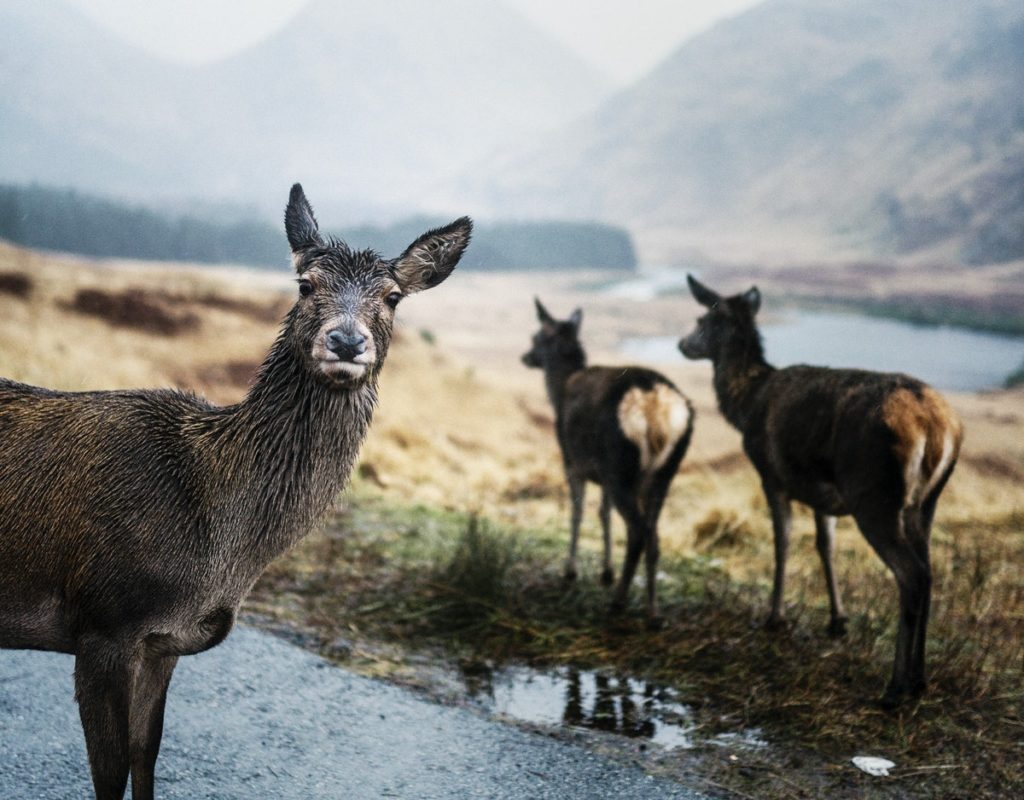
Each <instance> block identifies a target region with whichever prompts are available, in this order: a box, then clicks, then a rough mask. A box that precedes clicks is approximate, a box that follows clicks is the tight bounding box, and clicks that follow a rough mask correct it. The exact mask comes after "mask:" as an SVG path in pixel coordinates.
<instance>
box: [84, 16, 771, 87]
mask: <svg viewBox="0 0 1024 800" xmlns="http://www.w3.org/2000/svg"><path fill="white" fill-rule="evenodd" d="M308 1H309V0H146V2H139V0H71V2H72V3H74V4H75V5H77V6H79V7H80V8H82V9H83V10H84V11H86V12H87V13H88V14H89V15H90V16H92V17H93V18H94V19H95V20H96V21H97V22H100V23H101V24H102V25H103V26H105V27H106V28H108V29H109V30H111V31H113V32H114V33H116V34H118V35H119V36H120V37H121V38H123V39H126V40H127V41H129V42H132V43H133V44H135V45H137V46H139V47H141V48H143V49H145V50H148V51H149V52H151V53H155V54H158V55H162V56H164V57H167V58H172V59H174V60H178V61H187V62H201V61H212V60H215V59H217V58H220V57H223V56H225V55H229V54H231V53H233V52H237V51H239V50H242V49H244V48H246V47H248V46H249V45H252V44H255V43H256V42H258V41H260V40H261V39H263V38H265V37H266V36H268V35H270V34H271V33H273V32H274V31H275V30H277V29H278V28H280V27H281V26H282V25H284V24H285V23H286V22H287V21H288V20H289V19H291V18H292V17H293V16H294V15H295V14H296V13H297V12H298V11H299V10H300V9H301V8H302V6H304V5H306V3H307V2H308ZM336 1H337V2H339V3H340V0H336ZM423 1H424V2H429V1H430V0H423ZM476 1H477V2H492V1H493V0H476ZM503 1H504V2H505V4H506V5H508V6H511V7H512V8H515V9H517V10H518V11H520V12H521V13H522V14H523V15H524V16H526V17H528V18H529V19H530V20H532V21H533V22H534V23H535V24H536V25H537V26H538V27H539V28H541V29H543V30H544V31H545V32H547V33H548V34H549V35H551V36H553V37H554V38H556V39H558V40H559V41H561V42H562V43H564V44H566V45H568V46H569V48H570V49H572V50H573V51H575V52H576V53H577V54H578V55H580V56H582V57H583V58H584V59H585V60H587V61H588V62H590V64H592V65H593V66H595V67H596V68H597V69H598V70H600V71H601V72H603V73H604V74H605V75H606V76H607V77H608V78H610V79H611V80H612V81H614V82H615V83H616V84H618V85H625V84H628V83H631V82H632V81H634V80H636V79H638V78H640V77H641V76H642V75H643V74H644V73H646V72H647V71H648V70H650V69H651V68H652V67H654V66H655V64H657V63H658V62H659V61H661V60H662V59H663V58H665V57H666V56H667V55H668V54H669V53H670V52H672V50H674V49H675V48H676V47H677V46H678V45H679V44H681V43H682V42H683V41H684V40H685V39H688V38H690V37H691V36H693V35H695V34H697V33H700V32H701V31H703V30H706V29H707V28H708V27H710V26H711V25H713V24H714V23H715V22H717V21H718V20H720V19H723V18H725V17H730V16H733V15H735V14H738V13H739V12H741V11H743V10H744V9H746V8H749V7H751V6H753V5H756V4H757V2H759V0H503Z"/></svg>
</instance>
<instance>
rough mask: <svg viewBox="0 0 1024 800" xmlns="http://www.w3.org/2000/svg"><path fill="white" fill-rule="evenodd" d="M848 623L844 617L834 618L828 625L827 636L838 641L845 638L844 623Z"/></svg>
mask: <svg viewBox="0 0 1024 800" xmlns="http://www.w3.org/2000/svg"><path fill="white" fill-rule="evenodd" d="M847 622H848V620H847V618H846V617H836V618H834V619H833V620H832V621H831V622H830V623H829V624H828V635H829V636H831V637H832V638H833V639H839V638H841V637H843V636H846V623H847Z"/></svg>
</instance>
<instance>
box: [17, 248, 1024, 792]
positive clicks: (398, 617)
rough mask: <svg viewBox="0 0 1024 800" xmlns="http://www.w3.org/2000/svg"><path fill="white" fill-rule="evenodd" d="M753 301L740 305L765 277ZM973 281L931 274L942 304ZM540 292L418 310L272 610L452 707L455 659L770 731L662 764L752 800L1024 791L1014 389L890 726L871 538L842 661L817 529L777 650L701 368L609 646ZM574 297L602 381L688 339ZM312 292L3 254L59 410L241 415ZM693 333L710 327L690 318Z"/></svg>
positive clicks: (754, 541)
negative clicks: (522, 362) (563, 438)
mask: <svg viewBox="0 0 1024 800" xmlns="http://www.w3.org/2000/svg"><path fill="white" fill-rule="evenodd" d="M818 272H820V270H816V271H814V274H815V275H817V274H818ZM741 277H742V282H738V283H737V284H736V285H737V286H740V287H742V286H744V285H745V282H746V281H747V280H748V277H749V276H747V275H746V274H744V275H743V276H741ZM812 277H813V276H812ZM853 277H856V279H857V280H856V281H855V282H854V281H852V280H851V284H850V286H851V289H850V290H851V291H853V290H854V289H856V291H863V275H862V274H860V272H858V274H857V275H856V276H853ZM577 279H578V276H573V278H572V281H575V280H577ZM876 279H877V280H878V281H881V280H883V279H885V280H889V279H890V278H889V277H886V276H885V275H882V276H880V277H876ZM959 279H960V278H959V277H958V275H956V274H952V273H951V274H950V275H937V276H936V280H937V281H940V282H941V281H945V282H946V284H945V285H947V286H948V285H953V283H955V282H956V281H959ZM537 280H538V278H537V276H530V277H529V279H528V280H527V279H526V278H524V277H522V276H500V275H493V274H488V275H480V274H477V275H474V274H472V273H467V274H466V275H462V276H461V277H460V278H459V280H458V281H454V280H453V281H449V282H446V283H445V285H444V286H443V287H441V288H439V289H438V293H437V295H436V296H435V295H433V293H432V295H431V297H430V298H427V299H426V300H424V302H423V303H422V304H419V302H420V301H418V300H417V301H415V302H412V301H411V302H410V303H409V305H408V307H405V305H404V304H403V309H402V312H401V314H400V322H402V324H403V327H402V328H400V329H399V330H398V331H396V337H395V339H394V341H393V342H392V347H391V349H390V351H389V355H388V363H387V366H386V368H385V370H384V375H383V378H382V385H381V392H380V394H381V403H380V407H379V408H378V410H377V413H376V415H375V420H374V424H373V428H372V430H371V433H370V435H369V437H368V439H367V441H366V442H365V444H364V447H363V450H362V455H361V462H360V467H359V470H358V474H359V476H360V477H359V478H358V479H357V481H356V485H355V491H354V492H353V494H352V498H353V502H352V504H351V505H350V506H349V507H348V508H347V509H345V510H344V511H342V512H339V513H338V514H337V515H336V516H335V517H333V518H332V519H331V520H329V523H328V525H327V526H326V528H325V529H324V530H322V531H320V532H316V533H314V534H312V535H310V536H309V537H308V538H307V539H305V540H304V541H303V542H302V543H301V545H300V546H299V547H297V548H296V549H295V550H294V551H292V552H291V553H288V554H286V555H285V556H284V557H283V558H281V559H280V560H279V561H277V562H275V563H274V564H273V565H272V566H271V568H270V569H269V570H268V572H267V574H266V575H265V576H264V578H263V579H262V580H261V581H260V582H259V584H258V585H257V587H256V590H255V592H254V594H253V596H252V598H251V600H250V603H249V606H248V609H249V612H250V613H252V614H257V615H258V616H259V617H260V618H262V619H263V620H265V621H267V624H270V623H272V622H273V621H278V623H279V624H281V625H283V626H285V627H286V628H287V630H288V631H290V632H292V633H293V634H294V633H295V632H298V634H297V635H298V638H299V639H300V640H304V641H305V643H306V644H307V645H309V646H314V647H316V648H318V649H321V650H322V651H323V652H324V653H325V654H328V655H330V656H331V657H334V658H337V659H339V660H343V661H344V662H345V663H346V664H348V665H350V666H352V667H354V668H357V669H359V670H362V671H364V672H367V673H370V674H377V675H384V676H387V677H388V678H389V679H391V680H395V681H399V682H403V683H408V684H414V685H418V686H425V687H427V688H429V689H430V690H431V691H432V692H434V693H435V694H438V695H441V696H451V697H452V698H453V699H456V700H457V699H459V698H460V696H461V695H460V692H462V691H463V689H462V687H461V686H460V685H458V682H457V681H453V680H452V678H451V676H452V675H453V674H454V673H453V671H452V670H451V669H450V666H451V665H452V664H453V663H455V662H457V661H458V660H460V659H467V660H469V661H470V662H479V661H482V662H484V663H487V662H488V661H493V662H500V661H502V660H504V659H512V660H523V661H530V662H533V663H536V664H539V665H555V664H562V663H565V662H571V663H574V664H576V665H578V666H581V667H597V668H600V667H608V668H619V669H622V670H626V671H628V672H630V673H632V674H635V675H637V676H638V677H647V678H648V679H651V680H655V681H657V682H660V683H665V684H671V685H672V686H675V687H677V688H678V689H679V690H680V691H681V692H682V693H683V695H684V699H685V700H686V702H688V703H690V704H692V705H693V706H694V707H695V708H696V709H697V710H698V713H699V714H700V716H701V723H702V725H704V726H705V728H706V729H709V730H715V729H716V727H717V728H721V729H723V730H735V729H736V728H738V727H741V726H748V725H752V726H760V727H762V728H763V729H764V730H765V735H766V736H767V737H768V738H769V740H770V741H771V743H772V746H771V747H770V748H767V750H766V751H757V752H756V753H750V754H743V755H742V756H741V757H740V758H739V760H738V761H732V760H730V759H729V758H728V757H727V756H726V755H723V754H724V753H725V751H724V750H721V749H719V750H718V751H715V752H709V751H706V750H705V751H702V752H701V753H700V756H699V759H698V763H696V764H691V763H689V762H680V761H679V760H678V759H672V758H666V759H665V760H664V763H662V762H660V761H657V758H656V757H655V755H656V754H655V753H654V750H653V749H652V750H651V751H649V752H648V753H647V754H646V755H644V759H645V760H644V765H645V767H647V768H654V767H658V768H661V769H664V770H665V771H667V772H669V773H672V774H677V775H678V774H681V773H683V772H686V773H687V774H688V775H691V774H697V775H699V776H700V777H702V778H703V779H705V780H709V781H712V782H713V783H714V784H722V785H727V786H729V787H731V788H732V789H733V790H734V791H736V792H739V793H742V794H745V795H750V796H757V797H769V798H771V797H780V798H781V797H807V796H810V797H820V796H823V795H826V794H831V795H835V796H837V797H840V796H848V797H862V796H886V797H889V796H905V795H907V794H909V793H913V794H915V795H919V796H926V797H927V796H930V797H960V796H971V797H1001V796H1013V795H1024V786H1022V780H1024V779H1022V777H1021V776H1022V775H1024V765H1022V761H1024V758H1022V752H1024V746H1022V742H1024V723H1022V719H1021V717H1022V711H1021V709H1022V704H1024V699H1022V669H1024V655H1022V652H1021V647H1022V645H1021V640H1022V638H1024V597H1022V595H1024V581H1022V579H1021V571H1020V565H1021V563H1024V506H1022V496H1021V491H1020V487H1021V485H1022V482H1024V414H1022V413H1021V408H1022V406H1021V396H1022V395H1021V394H1020V392H1019V390H1018V391H1016V392H1011V391H1006V392H991V393H985V394H978V395H953V396H952V397H951V398H950V399H951V401H952V402H953V404H954V406H955V407H956V409H957V411H958V412H959V413H960V414H961V415H962V416H963V418H964V422H965V426H966V430H967V438H966V442H965V449H964V453H963V455H962V458H961V461H960V464H959V465H958V467H957V470H956V473H955V474H954V476H953V479H952V480H951V482H950V485H949V486H948V487H947V489H946V491H945V493H944V495H943V498H942V502H941V503H940V505H939V513H938V518H937V522H936V527H935V531H934V535H933V540H934V549H933V556H934V557H933V561H934V564H935V571H936V581H935V607H934V619H933V625H932V627H931V630H930V637H929V663H930V665H931V675H932V690H931V692H930V694H929V695H928V696H927V697H926V699H925V700H924V701H923V702H922V703H920V704H918V705H915V706H911V707H908V708H906V709H903V710H902V711H901V712H900V713H899V714H897V715H886V714H883V713H882V712H880V711H879V710H877V709H876V708H875V707H874V706H873V705H872V701H873V699H874V698H876V697H877V696H878V695H879V694H880V693H881V691H882V688H883V686H884V684H885V681H886V680H887V678H888V673H889V669H890V665H891V658H892V649H893V634H894V631H895V608H894V606H895V591H894V588H893V583H892V579H891V577H890V576H889V574H888V573H887V572H886V571H885V569H884V568H883V567H882V565H881V563H880V562H879V560H878V558H877V557H876V556H875V555H874V553H872V552H871V551H870V549H869V548H868V546H867V545H866V543H865V542H864V539H863V537H862V536H860V534H859V533H858V532H857V531H856V530H855V529H854V528H853V527H852V525H850V524H849V523H848V522H846V523H844V522H842V521H841V522H840V526H839V536H838V552H837V556H836V565H837V569H838V573H839V578H840V583H841V585H842V587H843V592H844V597H845V599H846V604H847V607H848V609H849V611H850V613H851V614H852V625H851V630H850V633H849V635H848V637H847V639H846V640H844V641H842V642H835V641H833V640H830V639H828V638H827V637H825V636H824V634H823V630H824V627H825V625H826V623H827V620H828V614H827V608H826V603H825V593H824V585H823V584H824V581H823V578H822V576H821V568H820V565H819V563H818V560H817V555H816V553H815V550H814V546H813V524H812V521H811V519H810V516H809V515H808V514H807V513H806V512H800V513H798V514H797V515H796V518H795V521H794V540H793V545H792V556H791V562H790V569H789V576H790V579H789V584H788V591H787V600H788V601H789V613H790V619H791V626H790V627H789V629H788V630H786V631H783V632H781V633H779V634H775V635H769V634H768V633H767V632H765V631H764V630H763V629H762V627H761V622H762V620H763V618H764V616H765V615H766V613H767V602H768V595H769V590H770V573H771V567H772V546H771V532H770V523H769V521H768V513H767V510H766V508H765V504H764V499H763V496H762V494H761V491H760V488H759V485H758V481H757V476H756V473H754V471H753V469H752V468H751V467H750V465H749V463H748V462H747V460H746V459H745V457H744V456H743V455H742V453H740V451H739V436H738V434H736V432H735V431H733V430H732V429H731V428H730V427H729V426H728V425H727V424H726V423H725V422H724V420H723V419H722V418H721V416H720V415H719V414H718V413H717V411H716V408H715V402H714V398H713V394H712V388H711V385H710V380H709V370H708V369H707V368H706V365H693V364H685V363H683V362H682V360H680V363H679V365H677V366H675V367H673V366H671V365H666V366H665V367H663V368H662V369H663V371H664V372H666V373H667V374H668V375H669V376H670V377H672V379H673V380H674V381H676V383H677V385H679V386H680V387H682V388H684V390H685V391H686V392H687V393H688V394H689V395H690V396H691V397H692V398H693V400H694V403H695V405H696V407H697V413H698V422H697V428H696V432H695V436H694V441H693V444H692V445H691V448H690V452H689V453H688V455H687V458H686V461H685V462H684V464H683V468H682V471H681V472H680V475H679V476H678V477H677V479H676V480H675V482H674V483H673V486H672V490H671V493H670V495H669V497H668V501H667V502H666V506H665V509H664V512H663V514H662V520H661V532H662V553H663V557H662V572H663V576H662V577H661V578H660V579H659V595H660V598H661V601H662V602H661V604H662V610H663V614H664V616H665V618H666V620H667V625H666V627H665V628H664V629H663V630H660V631H657V632H651V631H648V630H647V629H646V627H645V625H644V621H643V615H642V613H641V611H640V608H641V605H642V604H641V602H640V591H641V588H642V586H641V582H640V581H639V580H638V581H637V583H636V584H635V585H634V588H633V596H632V600H633V606H632V610H631V612H630V613H629V614H627V615H626V616H625V617H624V618H623V619H622V620H621V621H619V622H616V623H615V624H614V625H613V624H609V622H608V619H607V617H606V614H605V610H606V606H607V603H608V595H607V593H606V591H605V590H603V589H602V588H601V587H600V586H599V585H598V583H597V575H598V574H599V559H598V558H597V554H596V552H595V551H594V550H593V549H588V548H596V543H597V541H598V540H599V536H598V533H597V525H596V513H595V511H596V497H594V496H593V494H594V493H593V492H592V493H591V495H592V496H591V497H589V498H588V512H587V516H586V518H585V523H584V544H585V547H584V553H583V562H582V565H581V567H582V568H581V578H580V580H579V581H578V582H577V583H576V584H574V585H573V586H571V587H566V586H565V585H564V584H563V583H562V580H561V565H562V563H563V559H564V555H565V548H566V532H565V527H566V520H567V517H568V499H567V496H566V491H565V484H564V478H563V477H562V475H561V470H560V467H559V459H558V452H557V445H556V443H555V437H554V432H553V419H552V415H551V410H550V405H549V403H548V401H547V398H546V397H545V396H544V390H543V382H542V380H541V378H540V376H539V375H538V374H536V373H531V372H529V371H528V370H526V369H524V368H522V367H520V366H519V363H518V355H519V354H520V353H521V352H522V350H523V349H524V348H525V346H526V344H527V341H528V338H529V331H530V330H532V326H533V325H534V319H533V306H532V297H533V295H534V294H536V293H537V292H538V286H537ZM736 280H737V281H739V278H737V279H736ZM572 281H565V282H564V283H562V284H559V283H558V282H557V281H555V280H554V278H550V280H549V278H548V276H545V283H544V286H543V293H544V297H545V300H549V298H550V300H549V301H550V302H551V303H552V305H553V306H557V307H559V308H566V309H568V308H572V307H574V306H575V305H579V304H583V305H585V307H586V320H587V321H586V323H585V328H584V330H585V333H586V335H587V336H588V337H589V338H588V344H590V343H591V342H593V343H594V347H593V349H594V351H595V353H596V354H595V356H594V361H595V363H600V362H601V361H606V357H607V356H608V353H609V352H610V350H611V348H614V347H615V346H616V343H617V341H618V339H619V337H621V336H622V335H624V334H625V333H626V332H628V333H629V334H630V335H633V334H643V335H658V334H663V333H664V332H665V330H667V329H673V330H680V331H682V330H685V329H687V328H688V327H689V325H690V323H691V320H690V319H688V318H687V319H680V317H679V314H680V307H679V303H678V300H675V301H673V300H664V301H662V300H653V301H650V302H644V303H635V302H633V301H629V300H626V299H623V298H619V297H611V296H606V295H601V294H590V295H584V294H582V293H574V292H575V291H576V290H569V289H565V288H562V289H559V288H558V287H559V286H560V285H561V286H563V287H564V286H567V285H575V284H572ZM89 289H102V290H103V291H104V292H105V293H107V295H109V296H110V297H119V296H122V295H123V294H125V293H128V292H137V291H140V292H142V294H141V295H137V296H140V297H144V298H145V299H147V300H149V301H151V302H152V303H153V304H154V305H156V306H159V307H160V308H162V309H164V310H165V311H167V312H168V314H169V315H171V316H173V317H177V316H178V315H194V316H195V318H196V319H197V320H198V324H197V325H196V326H195V327H192V328H190V329H188V330H182V331H179V332H176V333H174V334H167V333H162V334H161V333H157V332H153V331H149V330H146V329H144V328H139V327H137V326H136V327H125V326H124V325H115V324H114V323H115V321H116V320H115V319H113V318H111V315H110V314H109V313H107V314H105V315H103V316H96V315H93V314H84V313H80V312H79V311H76V310H73V308H69V306H72V307H73V306H74V302H75V297H76V295H77V293H78V292H79V291H81V290H89ZM293 289H294V287H293V285H292V284H291V283H290V281H289V280H288V279H287V277H286V276H268V275H267V274H265V273H260V274H258V275H257V274H248V273H243V272H238V271H235V272H232V271H218V270H212V271H211V270H204V271H199V270H194V269H193V270H189V269H181V270H176V269H172V268H171V267H168V266H167V265H164V266H162V267H161V268H160V269H156V268H153V267H151V266H146V265H140V264H129V263H124V262H115V263H94V262H83V261H79V260H74V259H66V258H63V257H59V256H52V255H45V254H39V253H33V252H31V251H27V250H22V249H18V248H12V247H9V246H6V245H3V244H2V243H0V375H3V376H5V377H11V378H15V379H17V380H24V381H27V382H30V383H35V384H38V385H42V386H50V387H54V388H64V389H101V388H108V389H109V388H128V387H136V386H168V385H176V386H181V387H185V388H191V389H195V390H198V391H199V392H201V393H204V394H206V395H207V396H208V397H210V398H211V399H212V400H214V401H216V402H224V403H229V402H235V401H237V400H238V399H239V398H240V397H241V395H242V393H243V392H244V391H245V388H246V383H247V380H248V378H249V377H250V376H251V374H252V371H253V370H254V369H255V367H256V365H258V364H259V362H260V360H261V359H262V357H263V355H264V353H265V352H266V350H267V348H268V347H269V346H270V343H271V342H272V341H273V338H274V336H275V334H276V327H277V325H276V320H277V319H278V318H279V317H280V315H281V313H283V308H282V304H283V305H287V303H288V297H289V296H290V293H291V292H292V291H293ZM282 292H288V293H289V295H282V294H281V293H282ZM135 305H137V304H135ZM135 305H132V308H134V307H135ZM684 311H685V313H696V308H695V304H693V303H691V302H688V303H687V304H686V305H685V306H684ZM666 326H668V327H666ZM422 331H430V332H432V333H431V335H429V336H428V335H425V334H423V333H419V334H418V332H422ZM417 334H418V335H417ZM99 343H101V344H102V346H98V344H99ZM602 348H603V349H604V353H605V357H602V356H601V355H600V353H601V351H602ZM611 363H615V361H614V359H612V360H611ZM615 524H616V526H617V527H621V524H620V523H619V522H616V523H615ZM621 538H622V537H621V535H620V536H619V541H617V544H616V553H617V557H618V558H621V553H622V542H621ZM716 753H717V755H716ZM731 754H732V753H731V752H730V755H731ZM861 754H869V755H884V756H887V757H889V758H891V759H892V760H894V761H896V762H897V764H898V765H899V768H898V770H897V772H896V774H895V775H894V776H893V777H892V778H891V779H885V780H882V779H875V778H868V777H867V776H864V775H862V774H860V773H858V772H856V771H855V770H854V769H853V768H852V767H851V766H850V764H849V759H850V757H851V756H853V755H861ZM656 761H657V763H655V762H656ZM708 785H709V786H710V785H711V784H708Z"/></svg>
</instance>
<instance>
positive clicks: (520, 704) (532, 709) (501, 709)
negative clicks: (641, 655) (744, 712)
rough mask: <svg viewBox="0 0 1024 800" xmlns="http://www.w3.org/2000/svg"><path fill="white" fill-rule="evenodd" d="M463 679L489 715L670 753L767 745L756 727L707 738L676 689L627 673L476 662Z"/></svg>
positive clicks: (464, 669) (469, 666)
mask: <svg viewBox="0 0 1024 800" xmlns="http://www.w3.org/2000/svg"><path fill="white" fill-rule="evenodd" d="M462 679H463V681H464V683H465V685H466V689H467V691H468V693H469V695H470V697H471V698H472V699H473V700H474V701H476V702H477V703H479V704H480V705H482V706H483V707H485V708H487V709H488V710H489V711H491V712H493V713H496V714H500V715H502V716H506V717H510V718H512V719H516V720H521V721H525V722H530V723H534V724H537V725H545V726H559V725H562V726H567V727H573V728H585V729H589V730H597V731H606V732H609V733H616V734H619V735H622V736H629V737H633V738H642V739H646V740H649V741H651V742H653V743H655V744H657V745H660V746H662V747H664V748H666V749H689V748H693V747H695V746H697V745H700V744H722V745H725V744H729V745H731V746H746V747H763V746H765V745H766V742H764V740H763V739H761V736H760V731H759V730H757V729H747V730H742V731H731V732H728V733H720V734H717V735H709V736H702V735H701V733H700V728H701V726H700V725H699V724H698V722H697V721H696V719H695V718H694V713H693V710H692V709H691V708H690V706H688V705H687V704H685V703H683V702H682V701H681V700H680V699H679V696H678V694H677V693H676V691H675V690H673V689H671V688H669V687H665V686H659V685H657V684H653V683H650V682H648V681H643V680H638V679H636V678H633V677H630V676H627V675H622V674H613V673H608V672H604V671H596V670H581V669H577V668H575V667H559V668H555V669H551V670H546V671H545V670H536V669H532V668H530V667H525V666H504V667H500V668H493V669H492V668H488V667H485V666H482V665H479V664H472V665H466V666H464V667H463V669H462Z"/></svg>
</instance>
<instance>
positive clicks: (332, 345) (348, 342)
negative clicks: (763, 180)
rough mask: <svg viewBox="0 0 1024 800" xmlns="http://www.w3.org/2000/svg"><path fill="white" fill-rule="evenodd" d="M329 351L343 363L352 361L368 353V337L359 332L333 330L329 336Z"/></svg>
mask: <svg viewBox="0 0 1024 800" xmlns="http://www.w3.org/2000/svg"><path fill="white" fill-rule="evenodd" d="M327 349H328V350H330V351H331V352H332V353H334V354H335V355H336V356H337V357H338V358H340V359H341V360H342V361H352V360H353V359H354V358H355V357H356V356H360V355H362V354H363V353H365V352H366V337H365V336H363V334H361V333H359V332H358V331H341V330H333V331H331V332H330V333H328V334H327Z"/></svg>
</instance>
